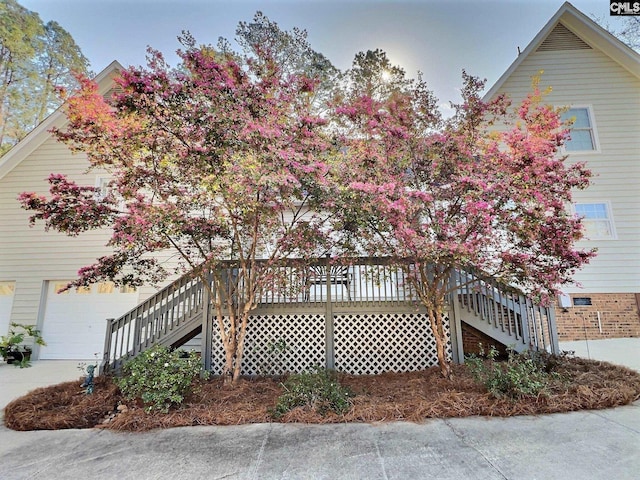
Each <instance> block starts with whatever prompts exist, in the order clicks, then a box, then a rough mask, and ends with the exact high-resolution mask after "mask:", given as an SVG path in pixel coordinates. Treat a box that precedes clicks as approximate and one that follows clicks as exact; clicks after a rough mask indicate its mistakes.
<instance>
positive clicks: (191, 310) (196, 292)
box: [100, 275, 208, 373]
mask: <svg viewBox="0 0 640 480" xmlns="http://www.w3.org/2000/svg"><path fill="white" fill-rule="evenodd" d="M207 298H208V297H207V295H206V292H204V288H203V284H202V281H201V280H200V279H199V278H192V277H191V276H189V275H185V276H184V277H182V278H179V279H178V280H176V281H175V282H173V283H172V284H171V285H169V286H167V287H165V288H164V289H162V290H160V291H159V292H158V293H156V294H155V295H153V296H152V297H150V298H148V299H147V300H145V301H144V302H143V303H141V304H140V305H138V306H137V307H135V308H134V309H133V310H130V311H129V312H127V313H126V314H124V315H123V316H121V317H120V318H117V319H109V320H108V322H107V332H106V335H105V344H104V355H103V360H102V365H101V366H100V372H101V373H103V372H108V371H114V370H118V369H119V368H120V367H121V365H122V363H123V361H124V360H126V359H128V358H133V357H135V356H136V355H138V354H139V353H141V352H143V351H144V350H147V349H148V348H151V347H152V346H154V345H165V346H168V347H172V348H176V347H179V346H181V345H184V344H185V343H186V342H188V341H189V340H191V339H192V338H193V337H195V336H196V335H198V334H199V333H200V332H201V331H202V323H203V322H202V319H203V312H204V311H205V309H206V306H207V305H206V303H207V301H206V300H205V299H207Z"/></svg>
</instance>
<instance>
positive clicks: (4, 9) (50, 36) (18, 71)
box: [0, 0, 88, 155]
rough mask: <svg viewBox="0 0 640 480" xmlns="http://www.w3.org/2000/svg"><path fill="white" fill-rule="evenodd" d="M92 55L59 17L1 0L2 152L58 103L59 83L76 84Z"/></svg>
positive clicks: (85, 71)
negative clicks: (43, 15)
mask: <svg viewBox="0 0 640 480" xmlns="http://www.w3.org/2000/svg"><path fill="white" fill-rule="evenodd" d="M87 68H88V60H87V59H86V58H85V57H84V56H83V55H82V53H81V51H80V48H79V47H78V46H77V45H76V43H75V42H74V40H73V38H72V37H71V35H69V33H68V32H67V31H65V30H64V29H63V28H62V27H61V26H60V25H58V24H57V23H56V22H53V21H51V22H48V23H47V24H46V25H44V24H43V23H42V21H41V20H40V17H39V16H38V14H37V13H35V12H31V11H29V10H27V9H26V8H24V7H22V6H21V5H20V4H19V3H18V2H16V1H15V0H0V155H1V154H3V153H5V152H6V151H7V150H9V149H10V148H11V147H12V146H13V145H15V144H16V143H18V142H19V141H20V140H21V139H22V138H24V136H25V135H26V134H27V133H29V132H30V131H31V130H32V129H33V128H34V127H35V126H37V125H38V124H39V123H40V122H41V121H42V120H44V118H45V117H46V116H47V115H49V114H50V113H51V112H52V111H53V110H54V109H55V108H57V107H58V106H59V105H60V99H59V98H58V96H57V95H56V94H55V90H56V89H57V88H60V87H62V88H67V89H73V88H75V87H76V86H77V83H76V81H75V78H74V77H73V75H72V72H74V71H77V72H80V73H85V74H86V73H87Z"/></svg>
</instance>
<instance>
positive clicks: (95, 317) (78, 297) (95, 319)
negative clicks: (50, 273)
mask: <svg viewBox="0 0 640 480" xmlns="http://www.w3.org/2000/svg"><path fill="white" fill-rule="evenodd" d="M68 283H69V281H68V280H56V281H49V282H48V284H49V285H48V292H47V299H46V305H45V312H44V322H43V327H42V336H43V338H44V340H45V341H46V342H47V345H46V346H45V347H42V348H41V349H40V358H41V359H48V360H52V359H66V360H91V359H94V358H102V349H103V348H104V334H105V330H106V325H107V322H106V319H107V318H116V317H119V316H121V315H123V314H125V313H126V312H127V311H129V310H131V309H132V308H133V307H135V306H136V304H137V303H138V293H137V292H135V291H133V290H131V289H122V288H119V287H116V286H115V285H114V284H113V283H111V282H104V283H99V284H96V285H92V286H91V287H87V288H78V289H72V290H68V291H66V292H63V293H57V292H58V291H59V290H60V289H61V288H63V287H64V286H65V285H67V284H68Z"/></svg>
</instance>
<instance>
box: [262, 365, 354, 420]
mask: <svg viewBox="0 0 640 480" xmlns="http://www.w3.org/2000/svg"><path fill="white" fill-rule="evenodd" d="M282 388H283V389H284V393H283V394H282V395H280V396H279V397H278V402H277V403H276V407H275V409H274V410H273V416H274V417H275V418H279V417H281V416H282V415H284V414H285V413H287V412H289V411H290V410H292V409H294V408H296V407H310V408H311V409H312V410H314V411H317V412H318V413H320V415H325V414H326V413H327V412H329V411H333V412H335V413H338V414H342V413H346V412H347V411H348V410H349V409H350V408H351V397H352V396H353V393H352V392H351V391H350V390H349V389H348V388H347V387H344V386H342V385H340V383H339V382H338V378H337V376H336V373H335V372H332V371H330V370H325V369H323V368H320V367H316V368H315V370H314V371H313V372H306V373H299V374H294V375H290V376H289V378H287V380H286V381H285V382H284V383H283V384H282Z"/></svg>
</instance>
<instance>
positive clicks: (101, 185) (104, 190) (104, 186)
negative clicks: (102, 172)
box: [96, 177, 111, 201]
mask: <svg viewBox="0 0 640 480" xmlns="http://www.w3.org/2000/svg"><path fill="white" fill-rule="evenodd" d="M110 181H111V179H110V178H108V177H97V178H96V187H97V188H98V191H97V192H96V200H98V201H100V200H104V199H105V198H106V197H107V195H109V193H111V187H110V186H109V182H110Z"/></svg>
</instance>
